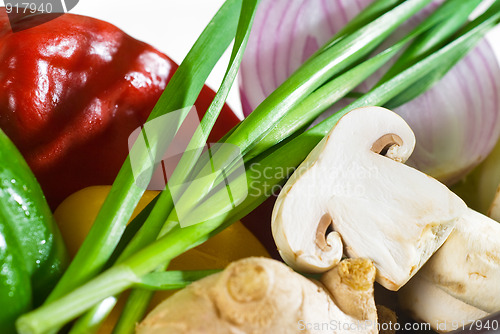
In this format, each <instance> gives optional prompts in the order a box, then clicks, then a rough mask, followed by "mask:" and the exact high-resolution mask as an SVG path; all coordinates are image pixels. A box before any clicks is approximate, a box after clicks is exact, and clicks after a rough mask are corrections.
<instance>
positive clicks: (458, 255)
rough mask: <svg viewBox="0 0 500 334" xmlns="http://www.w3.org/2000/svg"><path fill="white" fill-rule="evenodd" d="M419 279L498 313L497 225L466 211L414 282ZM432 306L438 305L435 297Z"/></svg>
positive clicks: (499, 259) (499, 260) (499, 240)
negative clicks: (435, 303) (434, 303)
mask: <svg viewBox="0 0 500 334" xmlns="http://www.w3.org/2000/svg"><path fill="white" fill-rule="evenodd" d="M421 279H425V280H427V281H429V282H431V283H433V284H435V285H436V287H437V288H439V289H440V290H442V291H444V292H445V293H447V294H449V295H450V296H452V297H454V298H456V299H458V300H460V301H462V302H464V303H466V304H468V305H470V306H473V307H475V308H478V309H480V310H483V311H485V312H489V313H492V312H496V311H500V283H499V282H500V224H499V223H498V222H496V221H494V220H492V219H490V218H488V217H486V216H484V215H482V214H480V213H478V212H476V211H474V210H472V209H468V210H467V211H466V213H465V214H464V216H463V220H461V221H460V222H459V223H458V224H457V226H456V228H455V230H454V231H453V233H452V234H451V235H450V237H449V238H448V240H446V242H445V243H444V245H443V246H442V247H441V248H440V249H439V251H437V252H436V254H434V255H433V256H432V257H431V259H430V260H429V262H428V263H427V264H426V265H425V266H424V267H423V268H422V270H421V271H420V272H419V273H418V275H417V276H416V277H415V278H414V280H421ZM431 302H438V297H435V298H433V299H431V300H429V301H428V303H431ZM454 320H462V319H454Z"/></svg>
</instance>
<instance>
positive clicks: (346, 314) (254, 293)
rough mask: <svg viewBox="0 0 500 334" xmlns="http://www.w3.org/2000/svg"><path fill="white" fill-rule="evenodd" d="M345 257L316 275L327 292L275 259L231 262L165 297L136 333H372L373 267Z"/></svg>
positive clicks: (373, 329) (374, 320)
mask: <svg viewBox="0 0 500 334" xmlns="http://www.w3.org/2000/svg"><path fill="white" fill-rule="evenodd" d="M345 261H347V262H344V261H343V262H341V263H340V265H339V269H338V270H337V269H334V270H332V272H330V273H328V274H327V275H328V276H327V278H328V279H327V280H322V281H325V282H326V285H327V287H328V288H330V287H331V288H333V289H334V290H335V291H332V292H329V291H328V290H327V288H325V286H323V285H322V284H321V283H314V282H312V281H310V280H308V279H307V278H305V277H303V276H301V275H299V274H297V273H295V272H294V271H292V270H291V269H290V268H289V267H287V266H286V265H284V264H283V263H281V262H278V261H275V260H271V259H266V258H247V259H243V260H239V261H237V262H233V263H231V264H230V265H229V266H228V267H227V268H226V269H225V270H224V271H223V272H221V273H218V274H215V275H211V276H209V277H206V278H204V279H202V280H199V281H197V282H195V283H193V284H191V285H190V286H188V287H187V288H185V289H183V290H181V291H179V292H178V293H176V294H174V295H173V296H171V297H170V298H168V299H166V300H165V301H164V302H162V303H161V304H160V305H158V306H157V307H156V308H155V309H154V310H153V311H152V312H151V313H150V314H149V315H148V316H147V317H146V318H145V319H144V321H142V322H141V323H140V324H139V325H138V326H137V333H138V334H156V333H193V334H196V333H214V334H225V333H227V334H229V333H231V334H234V333H238V334H239V333H252V334H253V333H329V334H331V333H377V324H376V321H377V310H376V307H375V303H374V300H373V280H374V277H375V274H374V272H375V268H374V267H373V264H372V263H371V262H370V261H369V260H345ZM358 271H359V272H358ZM366 273H368V275H365V274H366ZM325 276H326V275H325ZM353 282H354V283H355V284H354V288H353V286H352V284H353ZM344 290H345V291H344ZM332 296H333V298H332ZM344 298H352V300H355V302H354V303H353V305H352V306H351V307H347V305H348V303H349V300H344ZM352 300H351V301H352ZM364 320H369V321H367V322H365V321H364Z"/></svg>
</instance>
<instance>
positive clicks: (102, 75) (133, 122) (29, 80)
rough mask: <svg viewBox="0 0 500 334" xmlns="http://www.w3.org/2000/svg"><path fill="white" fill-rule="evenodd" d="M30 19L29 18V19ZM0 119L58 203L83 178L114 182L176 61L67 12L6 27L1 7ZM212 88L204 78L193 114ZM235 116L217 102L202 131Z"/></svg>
mask: <svg viewBox="0 0 500 334" xmlns="http://www.w3.org/2000/svg"><path fill="white" fill-rule="evenodd" d="M35 19H36V18H35ZM0 64H1V65H0V128H1V129H3V130H4V131H5V133H6V134H7V135H8V136H9V137H10V139H11V140H12V141H13V142H14V143H15V144H16V146H17V147H18V149H19V150H20V151H21V153H22V154H23V156H24V157H25V159H26V161H27V163H28V165H29V166H30V167H31V169H32V170H33V172H34V174H35V176H36V177H37V179H38V181H39V182H40V184H41V186H42V189H43V191H44V193H45V195H46V197H47V200H48V202H49V204H50V205H51V207H52V208H55V207H56V206H57V205H58V204H59V203H60V202H61V201H62V200H63V199H64V198H65V197H67V196H68V195H69V194H71V193H73V192H75V191H77V190H79V189H82V188H85V187H87V186H90V185H97V184H111V183H112V182H113V180H114V178H115V176H116V175H117V173H118V170H119V169H120V167H121V165H122V164H123V162H124V161H125V158H126V156H127V154H128V145H127V139H128V136H129V135H130V133H131V132H132V131H133V130H134V129H136V128H137V127H139V126H140V125H141V124H143V123H144V122H145V121H146V119H147V117H148V115H149V113H150V112H151V110H152V108H153V106H154V105H155V103H156V102H157V100H158V98H159V97H160V95H161V93H162V91H163V89H164V88H165V86H166V84H167V83H168V81H169V79H170V78H171V76H172V75H173V73H174V72H175V70H176V69H177V67H178V66H177V64H175V63H174V62H173V61H172V60H171V59H170V58H168V57H167V56H166V55H164V54H163V53H161V52H159V51H158V50H156V49H155V48H153V47H152V46H150V45H148V44H145V43H143V42H140V41H138V40H136V39H134V38H132V37H130V36H128V35H127V34H125V33H124V32H123V31H121V30H120V29H118V28H116V27H115V26H113V25H111V24H109V23H106V22H103V21H100V20H97V19H93V18H89V17H84V16H79V15H72V14H65V15H62V16H60V17H58V18H56V19H54V20H52V21H49V22H47V23H44V24H41V25H38V26H35V27H33V28H30V29H26V30H22V31H19V32H16V33H13V32H12V30H11V29H10V25H9V21H8V18H7V15H6V13H5V10H3V11H2V12H1V13H0ZM214 95H215V93H214V92H213V91H212V90H211V89H210V88H208V87H206V86H205V87H204V89H203V90H202V92H201V94H200V96H199V98H198V100H197V101H196V104H195V105H196V107H197V110H198V113H199V114H200V116H202V115H203V114H204V112H205V111H206V109H207V108H208V106H209V104H210V102H211V100H212V99H213V97H214ZM237 122H238V118H237V117H236V116H235V115H234V113H233V112H232V111H231V109H230V108H229V107H228V106H227V105H226V106H224V108H223V110H222V112H221V116H220V117H219V120H218V121H217V123H216V124H215V127H214V129H213V131H212V133H211V136H210V138H209V140H210V141H214V140H217V139H219V138H220V137H222V136H223V135H224V134H225V133H226V132H227V131H228V130H229V129H231V128H232V127H233V126H234V125H235V124H236V123H237Z"/></svg>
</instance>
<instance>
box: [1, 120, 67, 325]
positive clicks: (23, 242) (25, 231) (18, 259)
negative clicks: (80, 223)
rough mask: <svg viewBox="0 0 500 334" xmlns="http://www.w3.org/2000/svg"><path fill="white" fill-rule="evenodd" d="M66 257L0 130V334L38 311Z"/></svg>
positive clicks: (30, 179)
mask: <svg viewBox="0 0 500 334" xmlns="http://www.w3.org/2000/svg"><path fill="white" fill-rule="evenodd" d="M67 262H68V255H67V252H66V248H65V246H64V243H63V241H62V238H61V235H60V232H59V230H58V228H57V226H56V225H55V222H54V218H53V216H52V212H51V211H50V208H49V206H48V204H47V202H46V201H45V198H44V195H43V193H42V190H41V188H40V186H39V184H38V182H37V181H36V179H35V177H34V175H33V173H32V172H31V170H30V168H29V167H28V165H27V164H26V162H25V161H24V159H23V157H22V155H21V154H20V153H19V151H18V150H17V149H16V147H15V146H14V144H13V143H12V142H11V141H10V140H9V138H7V136H6V135H5V134H4V133H3V132H2V131H1V130H0V310H1V311H0V331H1V333H6V334H7V333H15V329H14V321H15V320H16V318H17V317H18V316H19V315H20V314H22V313H24V312H26V311H27V310H29V309H30V308H32V307H33V306H37V305H40V304H41V303H42V302H43V300H44V299H45V298H46V297H47V295H48V294H49V292H50V291H51V290H52V288H53V287H54V285H55V284H56V283H57V280H58V279H59V277H60V276H61V274H62V272H63V270H64V269H65V268H66V265H67Z"/></svg>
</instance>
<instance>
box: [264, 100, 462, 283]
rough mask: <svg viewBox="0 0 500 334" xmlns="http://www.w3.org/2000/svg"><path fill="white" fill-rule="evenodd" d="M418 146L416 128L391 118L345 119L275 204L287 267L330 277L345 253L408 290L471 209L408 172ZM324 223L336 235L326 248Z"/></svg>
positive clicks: (371, 113)
mask: <svg viewBox="0 0 500 334" xmlns="http://www.w3.org/2000/svg"><path fill="white" fill-rule="evenodd" d="M414 146H415V136H414V134H413V132H412V131H411V129H410V127H409V126H408V125H407V124H406V122H405V121H404V120H403V119H402V118H401V117H399V116H398V115H397V114H395V113H393V112H391V111H390V110H387V109H384V108H380V107H365V108H359V109H355V110H353V111H351V112H349V113H348V114H346V115H345V116H344V117H342V118H341V119H340V120H339V122H338V123H337V125H336V126H335V127H334V128H333V129H332V130H331V132H330V133H329V134H328V135H327V136H326V137H325V138H324V139H323V140H322V141H321V142H320V143H319V144H318V145H317V147H316V148H315V149H314V150H313V151H312V152H311V153H310V154H309V156H308V157H307V158H306V159H305V161H304V162H303V163H302V164H301V165H300V166H299V168H298V169H297V171H296V172H295V173H294V174H293V175H292V177H291V178H290V179H289V180H288V182H287V183H286V185H285V186H284V188H283V190H282V191H281V193H280V195H279V197H278V199H277V201H276V204H275V207H274V210H273V215H272V232H273V236H274V239H275V242H276V245H277V247H278V250H279V252H280V254H281V256H282V257H283V259H284V260H285V262H286V263H287V264H289V265H290V266H291V267H293V268H295V269H297V270H299V271H304V272H325V271H327V270H329V269H330V268H332V267H333V266H335V265H336V264H337V263H338V262H339V260H340V258H341V256H342V252H343V250H344V251H345V253H346V254H347V255H348V256H350V257H363V258H369V259H371V260H372V261H373V262H374V264H375V266H376V267H377V281H378V282H379V283H381V284H382V285H383V286H385V287H386V288H388V289H391V290H397V289H398V288H399V287H400V286H402V285H404V284H405V283H406V282H407V281H408V280H409V279H410V277H411V276H412V275H414V274H415V273H416V272H417V271H418V269H419V268H420V267H421V266H422V265H423V264H424V263H425V262H426V261H427V259H428V258H429V257H430V256H431V255H432V254H433V253H434V252H435V251H436V250H437V249H438V248H439V247H440V246H441V245H442V244H443V242H444V241H445V240H446V238H447V237H448V235H449V234H450V233H451V231H452V229H453V227H454V224H455V222H456V221H457V219H458V218H459V217H460V216H461V215H462V213H463V212H464V211H465V208H466V206H465V203H464V202H463V201H462V200H461V199H460V198H459V197H458V196H456V195H455V194H453V193H452V192H451V191H449V189H448V188H446V187H445V186H444V185H442V184H441V183H439V182H438V181H436V180H434V179H432V178H430V177H429V176H427V175H425V174H423V173H421V172H419V171H417V170H415V169H413V168H411V167H408V166H406V165H404V164H403V162H404V161H406V160H407V159H408V158H409V156H410V155H411V153H412V151H413V148H414ZM325 220H326V221H330V222H331V226H332V227H333V232H331V233H329V234H328V235H327V236H326V238H325V240H326V243H325V244H326V246H325V245H324V244H323V242H322V238H321V236H322V233H324V231H325V230H326V229H325V228H324V225H328V223H326V224H325V223H324V221H325ZM343 246H344V249H343Z"/></svg>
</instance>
